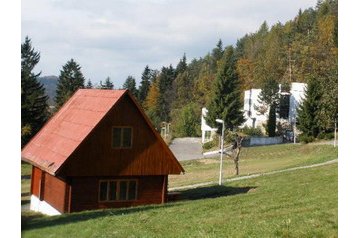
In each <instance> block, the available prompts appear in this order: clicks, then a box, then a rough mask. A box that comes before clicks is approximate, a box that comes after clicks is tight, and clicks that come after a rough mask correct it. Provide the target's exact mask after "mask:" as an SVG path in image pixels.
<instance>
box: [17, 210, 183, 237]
mask: <svg viewBox="0 0 358 238" xmlns="http://www.w3.org/2000/svg"><path fill="white" fill-rule="evenodd" d="M178 205H180V204H166V205H148V206H138V207H131V208H119V209H105V210H94V211H84V212H78V213H76V212H75V213H71V214H63V215H60V216H52V217H50V216H46V215H42V214H41V213H34V212H24V213H22V214H21V230H23V231H26V230H32V229H39V228H44V227H51V226H61V225H66V224H69V223H76V222H82V221H87V220H91V219H97V218H101V217H103V218H104V217H110V216H122V215H127V214H131V213H136V212H143V211H147V210H155V209H160V208H165V207H171V206H178ZM34 214H36V215H34ZM38 218H40V219H38Z"/></svg>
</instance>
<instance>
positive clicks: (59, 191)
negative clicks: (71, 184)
mask: <svg viewBox="0 0 358 238" xmlns="http://www.w3.org/2000/svg"><path fill="white" fill-rule="evenodd" d="M44 177H45V181H44V187H43V199H44V200H45V201H46V202H47V203H48V204H50V205H51V206H52V207H54V208H56V209H57V210H58V211H59V212H61V213H64V212H65V211H67V208H66V207H65V205H66V183H65V182H63V181H62V180H60V179H58V178H56V177H54V176H52V175H50V174H48V173H46V172H45V176H44Z"/></svg>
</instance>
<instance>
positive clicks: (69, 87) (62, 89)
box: [55, 59, 85, 109]
mask: <svg viewBox="0 0 358 238" xmlns="http://www.w3.org/2000/svg"><path fill="white" fill-rule="evenodd" d="M84 82H85V78H84V77H83V74H82V72H81V67H80V65H79V64H77V63H76V62H75V61H74V60H73V59H71V60H70V61H68V62H67V63H66V64H65V65H64V66H63V68H62V70H61V71H60V76H59V80H58V83H57V89H56V97H55V101H56V107H57V109H58V108H60V107H61V106H62V105H63V104H64V103H65V102H66V101H67V100H68V99H69V98H70V97H71V96H72V95H73V94H74V92H75V91H76V90H77V89H80V88H84Z"/></svg>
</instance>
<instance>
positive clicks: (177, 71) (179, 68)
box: [175, 54, 188, 75]
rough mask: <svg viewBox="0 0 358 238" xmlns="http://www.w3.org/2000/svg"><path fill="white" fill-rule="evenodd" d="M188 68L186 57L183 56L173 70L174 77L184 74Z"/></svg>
mask: <svg viewBox="0 0 358 238" xmlns="http://www.w3.org/2000/svg"><path fill="white" fill-rule="evenodd" d="M187 68H188V65H187V63H186V55H185V54H184V55H183V58H182V59H180V61H179V63H178V65H177V67H176V69H175V75H179V74H181V73H184V72H185V71H186V70H187Z"/></svg>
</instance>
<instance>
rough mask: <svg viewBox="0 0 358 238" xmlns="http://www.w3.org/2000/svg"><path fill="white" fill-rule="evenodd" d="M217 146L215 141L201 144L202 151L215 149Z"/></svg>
mask: <svg viewBox="0 0 358 238" xmlns="http://www.w3.org/2000/svg"><path fill="white" fill-rule="evenodd" d="M216 145H217V142H216V140H212V141H209V142H206V143H204V144H203V149H204V150H210V149H211V148H213V147H215V146H216Z"/></svg>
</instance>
